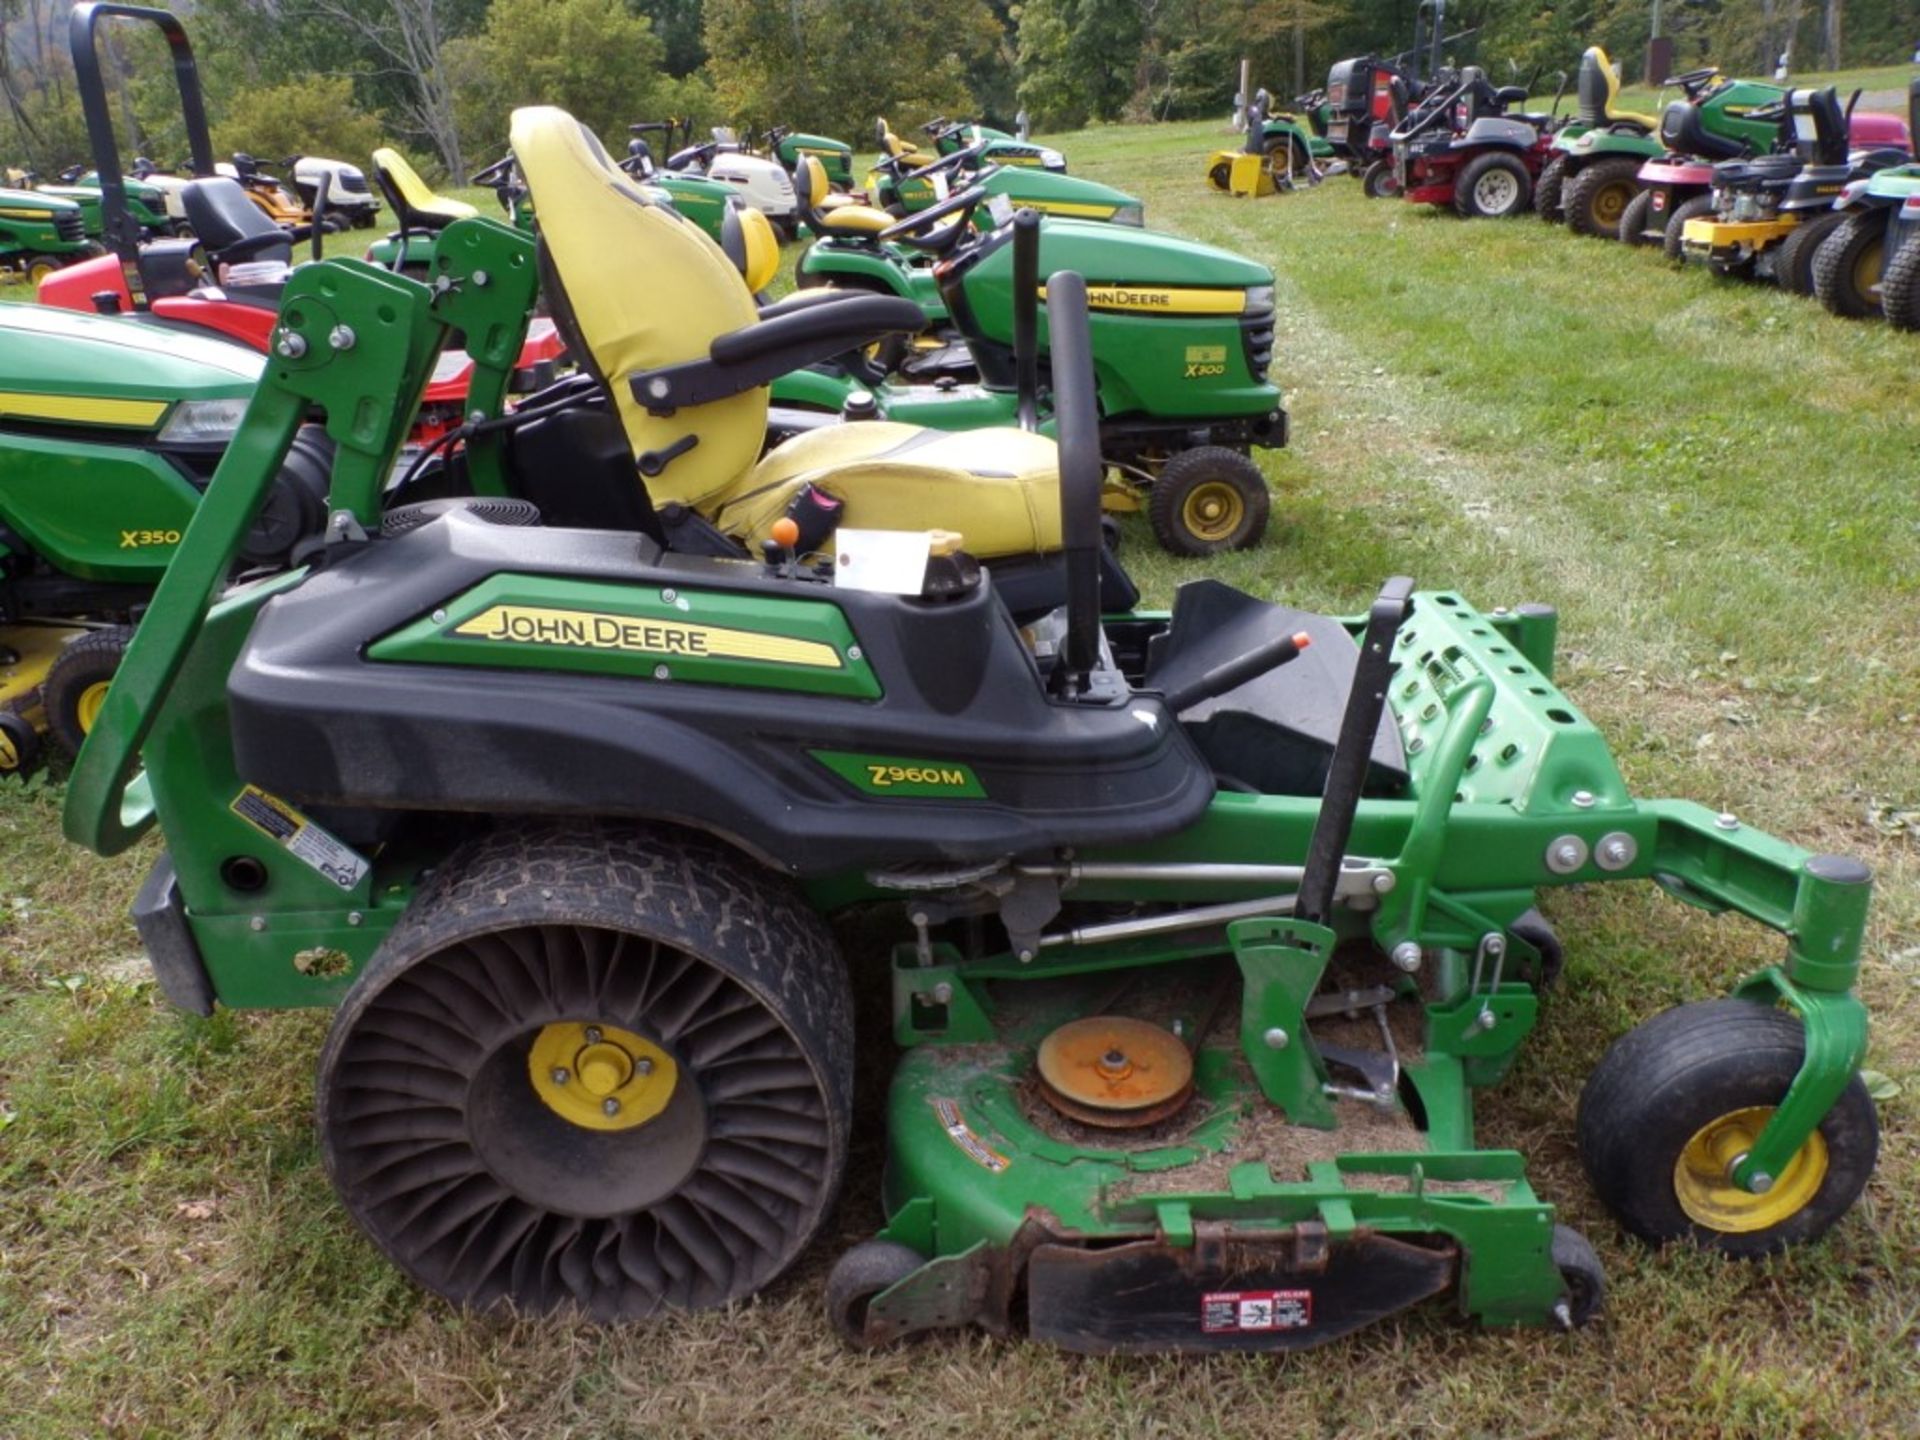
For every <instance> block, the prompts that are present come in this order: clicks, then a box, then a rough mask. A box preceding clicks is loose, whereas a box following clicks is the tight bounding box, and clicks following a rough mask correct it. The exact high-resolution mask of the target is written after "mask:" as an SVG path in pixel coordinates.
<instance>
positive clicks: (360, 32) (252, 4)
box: [0, 0, 1920, 177]
mask: <svg viewBox="0 0 1920 1440" xmlns="http://www.w3.org/2000/svg"><path fill="white" fill-rule="evenodd" d="M1656 3H1657V0H1565V3H1556V0H1548V3H1546V4H1545V5H1544V6H1543V4H1542V3H1541V0H1458V3H1456V4H1454V5H1453V6H1451V7H1450V8H1449V10H1448V12H1447V23H1446V30H1447V32H1448V34H1449V36H1450V37H1451V38H1450V40H1449V42H1448V44H1447V46H1446V50H1447V54H1448V57H1449V58H1451V59H1453V60H1455V61H1458V62H1462V63H1464V62H1469V61H1471V62H1473V63H1478V64H1481V65H1484V66H1486V67H1487V68H1488V70H1489V71H1490V72H1491V73H1492V74H1494V76H1495V77H1496V78H1497V79H1498V80H1499V81H1500V82H1501V83H1523V84H1525V83H1530V84H1532V85H1533V86H1535V87H1536V88H1537V89H1550V88H1551V87H1552V85H1553V82H1554V77H1555V75H1556V73H1557V72H1559V71H1571V70H1572V68H1573V67H1574V65H1575V64H1576V62H1577V60H1578V58H1579V55H1580V52H1581V50H1582V49H1583V48H1584V47H1585V46H1586V45H1588V44H1594V43H1599V44H1603V45H1605V46H1607V47H1608V49H1609V51H1610V52H1611V53H1612V54H1613V56H1614V58H1615V59H1616V60H1618V61H1619V62H1621V65H1622V68H1623V70H1624V72H1625V74H1626V77H1627V78H1628V79H1629V80H1631V79H1633V78H1635V77H1636V76H1638V74H1639V73H1640V67H1641V64H1642V57H1643V55H1644V52H1645V47H1646V43H1647V39H1648V36H1649V33H1650V28H1651V22H1652V10H1653V8H1654V5H1655V4H1656ZM1843 4H1844V9H1843ZM1413 8H1414V0H193V3H187V0H182V3H180V4H179V6H178V9H179V10H180V13H181V14H182V15H183V17H184V18H185V19H186V20H187V23H188V27H189V30H190V33H191V34H192V36H193V40H194V45H195V49H196V52H197V54H198V56H199V61H200V68H201V72H202V78H203V84H204V88H205V90H206V94H207V99H208V108H209V111H210V113H211V118H212V122H213V126H214V138H215V143H216V148H218V149H219V150H221V151H223V152H225V151H231V150H245V151H248V152H249V153H252V154H254V155H257V156H260V157H262V158H264V159H268V160H278V159H281V158H284V157H285V156H289V155H293V154H296V153H319V154H330V155H336V156H339V157H340V158H344V159H352V160H364V158H365V156H366V154H367V152H368V151H369V150H370V149H371V148H372V147H373V146H374V145H376V144H378V143H380V142H381V141H383V140H390V141H393V142H395V143H398V144H400V145H401V146H402V147H403V148H405V149H407V150H408V151H409V152H410V153H412V154H413V155H414V156H415V157H416V158H418V159H421V160H423V161H425V162H426V163H427V165H428V166H429V168H430V169H431V170H433V171H437V172H439V173H442V174H446V175H455V176H462V177H464V176H465V174H466V173H467V172H468V171H470V170H472V169H476V168H478V167H479V166H480V165H483V164H485V163H487V162H488V161H490V160H492V159H494V158H496V156H497V155H498V154H499V153H500V152H501V150H502V149H503V148H504V146H505V143H506V135H505V128H506V117H507V113H508V111H509V110H511V109H512V108H513V107H514V106H515V105H519V104H526V103H531V102H544V103H550V104H556V105H561V106H564V107H566V108H567V109H569V110H571V111H572V112H573V113H574V114H576V115H578V116H579V117H580V118H581V119H582V120H584V121H585V122H586V123H587V124H589V125H590V126H592V127H593V128H594V129H595V130H597V131H598V132H599V133H600V134H601V135H602V137H603V138H605V139H606V140H607V141H608V142H609V143H610V144H614V145H616V146H617V145H618V144H619V142H620V140H621V139H622V137H623V136H624V134H625V127H626V125H627V124H628V123H630V122H633V121H639V120H660V119H665V118H667V117H669V116H693V117H695V118H696V120H697V121H698V122H699V123H700V124H701V125H702V126H705V125H711V124H720V123H732V124H735V125H736V126H739V127H743V128H745V127H749V126H751V127H762V128H763V127H765V126H768V125H772V124H775V123H780V124H788V125H792V126H794V127H796V128H799V129H805V130H812V131H818V132H824V133H827V134H832V135H837V136H839V137H840V138H842V139H845V140H848V141H851V142H852V143H854V144H855V146H856V147H857V148H862V149H864V148H866V147H867V146H868V145H869V143H870V141H871V138H872V133H873V124H874V120H875V118H876V117H877V116H883V115H884V116H886V117H888V118H889V119H890V120H892V122H893V123H894V125H895V127H896V128H905V127H909V126H911V125H912V124H914V123H917V122H918V121H920V120H923V119H925V118H927V117H928V116H929V115H932V114H936V113H940V114H947V115H951V116H960V115H966V116H980V117H984V118H988V119H990V120H993V121H996V122H998V123H1001V124H1008V123H1011V121H1012V119H1013V116H1014V115H1015V113H1016V112H1018V111H1021V110H1025V111H1026V112H1027V113H1028V115H1029V116H1030V117H1031V119H1032V122H1033V124H1034V125H1035V127H1036V128H1043V129H1054V128H1068V127H1072V126H1077V125H1080V124H1084V123H1087V122H1089V121H1144V120H1158V119H1173V118H1184V117H1192V116H1199V115H1208V114H1218V113H1222V112H1223V111H1224V109H1225V107H1226V106H1227V105H1229V104H1230V103H1231V98H1232V95H1233V92H1234V90H1235V88H1236V86H1237V82H1238V66H1239V61H1240V60H1241V58H1242V57H1245V58H1247V59H1249V60H1250V61H1251V62H1252V66H1253V74H1254V76H1255V83H1256V84H1260V85H1264V86H1266V87H1267V88H1268V89H1270V90H1272V91H1274V92H1275V93H1276V94H1281V95H1291V94H1294V93H1296V92H1298V91H1301V90H1304V89H1307V88H1309V87H1311V86H1313V85H1315V84H1318V83H1320V82H1321V81H1323V80H1324V78H1325V75H1326V71H1327V67H1328V65H1329V64H1330V63H1331V62H1332V61H1334V60H1336V59H1339V58H1341V57H1343V56H1347V55H1355V54H1362V53H1367V52H1373V53H1376V54H1392V53H1394V52H1396V51H1399V50H1402V49H1404V48H1406V47H1408V46H1410V45H1411V44H1412V40H1413V26H1414V16H1413ZM68 9H69V4H68V0H0V104H4V108H5V117H6V132H5V133H6V137H7V141H8V147H7V149H6V150H5V152H4V153H0V163H4V164H7V165H27V166H31V167H33V168H36V169H39V170H41V171H42V172H43V173H50V172H52V171H54V170H56V169H58V168H59V167H60V166H62V165H66V164H71V163H75V162H79V161H82V160H84V159H85V157H86V153H87V147H86V137H85V131H84V127H83V126H82V124H81V120H80V110H79V102H78V97H77V96H76V94H75V93H74V85H73V70H72V65H71V61H70V59H69V57H68V55H67V48H66V21H67V13H68ZM1660 9H1661V28H1662V30H1663V32H1664V33H1665V34H1667V35H1669V36H1671V37H1672V38H1673V40H1674V44H1675V57H1676V58H1675V68H1676V69H1681V68H1689V67H1691V66H1694V65H1698V64H1705V63H1708V62H1713V63H1717V64H1719V65H1721V66H1722V67H1723V68H1725V69H1728V70H1730V71H1738V72H1741V73H1747V74H1766V73H1770V72H1771V71H1772V70H1773V68H1774V65H1775V63H1776V60H1777V59H1778V57H1779V56H1780V55H1781V54H1782V53H1783V52H1785V53H1787V54H1789V55H1790V56H1791V60H1792V64H1793V66H1794V68H1796V69H1802V70H1804V69H1813V68H1822V69H1831V68H1840V67H1843V66H1856V65H1868V64H1874V65H1884V64H1890V63H1895V62H1899V61H1904V60H1907V59H1908V58H1909V57H1910V56H1912V55H1913V54H1914V53H1915V49H1916V45H1920V0H1664V3H1662V4H1661V5H1660ZM109 29H110V38H109V41H108V44H107V46H106V49H105V52H104V53H105V58H106V61H107V73H108V74H109V76H110V77H111V80H112V83H113V85H114V86H115V90H116V93H115V96H114V101H115V104H114V113H115V116H116V123H117V125H118V126H119V127H120V129H121V130H122V132H123V133H122V143H123V145H125V146H127V148H128V150H129V151H130V152H133V151H138V152H140V153H145V154H148V155H150V156H151V157H152V158H153V159H154V160H156V162H158V163H160V164H162V165H163V166H173V165H177V164H178V163H179V162H180V160H181V159H183V158H184V155H185V139H184V135H183V134H181V127H180V122H179V119H178V116H177V113H176V111H177V105H176V103H175V101H174V99H173V93H172V84H173V80H172V72H171V68H170V67H169V65H168V64H167V62H166V58H165V56H164V54H163V53H162V46H161V44H160V42H159V39H158V36H157V34H156V33H150V27H128V26H121V25H117V24H116V25H114V26H112V27H109Z"/></svg>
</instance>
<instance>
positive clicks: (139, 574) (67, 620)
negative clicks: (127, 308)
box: [0, 305, 327, 773]
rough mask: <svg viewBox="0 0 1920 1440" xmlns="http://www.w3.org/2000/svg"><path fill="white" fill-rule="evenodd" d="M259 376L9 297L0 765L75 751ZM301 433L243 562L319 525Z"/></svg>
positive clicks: (307, 442) (188, 346) (1, 341)
mask: <svg viewBox="0 0 1920 1440" xmlns="http://www.w3.org/2000/svg"><path fill="white" fill-rule="evenodd" d="M260 369H261V360H260V358H259V357H258V356H256V355H254V354H252V353H251V352H249V351H247V350H245V349H243V348H241V347H240V346H237V345H232V344H228V343H227V342H226V341H224V340H219V339H214V338H211V337H209V336H205V335H202V334H196V333H194V332H193V331H191V330H188V329H184V328H180V327H176V326H174V325H172V324H169V323H167V322H165V321H157V320H148V319H145V318H139V319H135V318H128V317H115V318H108V317H105V316H99V315H89V314H77V313H75V312H73V311H69V310H63V309H58V308H55V307H52V306H45V305H0V773H7V772H14V771H20V770H25V769H30V768H32V766H33V765H34V764H35V763H36V761H37V760H38V758H39V756H40V754H41V751H42V745H41V739H40V737H41V736H42V735H43V734H49V733H50V734H51V736H52V738H53V740H54V741H55V742H56V743H57V745H58V746H59V747H60V748H61V749H63V750H65V751H66V752H67V753H69V754H71V753H73V752H75V751H77V750H78V749H79V748H80V742H81V739H82V737H83V736H84V735H85V734H86V732H87V730H88V729H89V728H90V727H91V726H92V724H93V720H94V718H95V716H97V714H98V713H99V707H100V702H101V700H102V699H103V698H104V697H105V694H106V685H107V681H108V680H109V679H110V678H111V676H112V674H113V671H114V668H115V666H116V665H117V664H118V663H119V659H120V656H121V654H122V653H123V652H124V650H125V648H126V644H127V640H128V637H129V636H130V635H131V634H132V629H131V627H132V626H133V624H134V623H135V622H136V621H137V620H138V619H139V617H140V615H141V613H142V612H143V611H144V610H145V608H146V605H147V601H148V599H149V597H150V596H151V594H152V591H153V587H154V585H155V584H156V583H158V581H159V579H160V577H161V575H162V574H163V573H164V572H165V570H166V568H167V563H168V561H169V560H170V559H171V558H172V556H173V554H174V552H175V550H176V549H177V548H178V547H179V545H180V541H181V537H182V535H183V534H184V533H185V532H186V529H187V526H188V523H189V522H190V521H191V520H192V519H193V516H194V513H195V511H196V510H197V509H198V507H199V504H200V497H201V494H202V492H203V491H204V490H205V488H206V486H207V482H208V481H209V480H210V479H211V478H212V476H213V472H214V467H215V466H216V465H217V464H218V463H219V459H220V456H221V453H222V452H223V451H224V449H225V447H226V444H227V441H228V440H229V439H230V438H231V437H232V435H233V433H234V431H235V429H236V428H237V426H238V425H239V422H240V416H241V413H242V412H243V411H244V410H245V408H246V405H247V402H248V400H249V398H250V397H251V396H252V394H253V390H254V386H255V383H256V382H257V380H258V378H259V375H260ZM326 456H327V451H326V447H325V445H324V442H323V441H321V439H320V437H319V435H318V432H309V433H307V434H305V435H303V436H302V437H301V438H300V439H299V441H298V442H297V444H296V445H295V446H294V447H293V449H292V451H291V452H290V453H289V454H288V456H287V457H286V460H285V463H284V464H282V465H280V466H279V467H277V471H276V476H277V478H276V479H275V481H274V483H273V486H272V488H271V490H270V492H269V494H268V496H267V498H266V500H265V502H264V505H263V506H262V507H259V508H258V514H257V517H256V518H255V520H254V524H253V526H252V529H251V530H250V532H249V534H248V536H247V537H246V539H245V540H244V542H243V544H242V546H241V549H240V551H239V552H238V559H239V561H240V563H241V564H242V565H243V566H244V567H248V568H258V567H261V566H269V565H282V564H284V563H285V562H286V560H287V559H288V557H289V556H290V555H291V554H292V552H293V550H294V548H295V547H296V545H298V544H299V543H300V542H301V541H302V540H305V539H308V538H311V537H313V536H317V535H318V534H319V533H320V531H321V529H322V528H323V526H324V524H325V520H326V515H325V511H324V510H323V509H322V505H323V502H324V501H325V499H326V473H327V472H326Z"/></svg>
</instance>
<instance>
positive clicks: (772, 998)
mask: <svg viewBox="0 0 1920 1440" xmlns="http://www.w3.org/2000/svg"><path fill="white" fill-rule="evenodd" d="M852 1071H853V1023H852V1004H851V998H850V996H849V993H848V988H847V979H846V974H845V971H844V968H843V966H842V964H841V961H840V958H839V956H838V954H837V953H836V951H835V950H834V947H833V942H832V939H831V937H830V935H829V934H828V932H827V930H826V927H825V925H824V924H823V923H822V922H821V920H820V919H819V917H818V916H817V915H815V914H814V912H813V911H812V910H810V909H808V908H807V907H806V905H805V904H804V902H803V901H802V900H801V898H800V896H799V894H798V893H797V891H795V890H794V889H793V887H792V886H791V885H790V883H789V882H788V881H787V880H786V879H785V878H784V877H782V876H778V875H774V874H772V873H770V872H768V871H766V870H764V869H762V868H761V867H759V866H757V865H755V864H754V863H752V862H751V861H749V860H746V859H744V858H743V857H742V856H741V855H740V854H739V853H738V852H736V851H733V850H730V849H728V848H727V847H725V846H722V845H719V844H717V843H715V842H714V841H712V840H709V839H707V838H705V837H702V836H699V835H696V834H692V833H690V832H682V831H670V830H649V829H642V828H639V827H625V826H620V827H616V826H589V825H571V826H568V825H560V824H553V825H548V826H541V827H529V828H527V829H523V830H511V829H503V830H500V831H497V832H495V833H494V834H492V835H490V836H488V837H486V838H484V839H481V840H478V841H475V842H472V843H470V844H469V845H467V846H465V847H463V848H462V849H460V850H459V851H456V852H455V853H454V854H452V855H451V856H449V857H448V858H447V859H446V860H444V861H443V862H442V863H441V864H440V866H439V867H438V869H437V871H436V872H435V875H434V877H433V879H432V880H431V881H429V882H428V884H427V885H426V886H425V887H424V888H423V889H422V891H421V892H420V894H419V895H418V896H417V897H416V898H415V899H414V902H413V904H412V906H411V907H410V908H409V909H408V911H407V913H406V915H405V916H404V917H403V918H402V919H401V921H400V923H399V925H398V926H396V927H395V929H394V931H393V933H392V934H391V935H389V936H388V938H387V940H386V941H385V943H383V944H382V945H381V947H380V949H379V950H378V951H377V952H376V953H375V955H374V957H373V958H372V960H370V961H369V962H368V964H367V967H366V970H365V972H364V973H363V974H362V975H361V976H360V977H359V978H358V979H357V980H356V981H355V982H354V984H353V987H352V988H351V989H350V990H349V991H348V992H347V996H346V999H345V1000H344V1001H343V1002H342V1004H341V1007H340V1011H339V1013H338V1015H336V1017H335V1018H334V1022H333V1028H332V1029H331V1030H330V1031H329V1032H328V1035H327V1042H326V1045H325V1047H324V1048H323V1050H322V1052H321V1057H320V1076H319V1087H318V1089H319V1130H320V1139H321V1147H322V1155H323V1157H324V1159H325V1161H326V1165H327V1171H328V1173H329V1175H330V1176H331V1177H332V1179H333V1182H334V1186H335V1188H336V1189H337V1190H338V1191H339V1194H340V1198H341V1200H342V1201H343V1202H344V1203H345V1205H346V1207H347V1209H348V1211H349V1212H351V1214H352V1215H353V1217H354V1219H355V1220H356V1221H358V1222H359V1224H360V1226H361V1228H362V1229H363V1230H365V1231H366V1232H367V1234H368V1235H369V1236H370V1237H371V1238H372V1239H373V1241H374V1243H375V1244H377V1245H378V1246H379V1247H380V1248H381V1249H382V1250H383V1251H385V1252H386V1254H387V1256H388V1258H389V1259H391V1260H392V1261H393V1262H394V1264H396V1265H398V1266H399V1267H400V1268H401V1269H402V1270H404V1271H406V1272H407V1274H409V1275H411V1276H412V1277H413V1278H414V1279H415V1280H416V1281H418V1282H419V1283H420V1284H422V1285H424V1286H425V1287H426V1288H428V1289H430V1290H432V1291H434V1292H436V1293H437V1294H440V1295H443V1296H445V1297H446V1298H447V1299H449V1300H451V1301H453V1302H454V1303H455V1304H458V1305H465V1306H470V1307H473V1308H476V1309H483V1308H489V1307H494V1306H511V1307H512V1308H513V1309H515V1310H518V1311H520V1312H523V1313H531V1312H548V1311H576V1312H580V1313H583V1314H585V1315H586V1316H588V1317H590V1318H592V1319H594V1320H599V1321H614V1320H639V1319H645V1318H648V1317H650V1316H653V1315H656V1314H659V1313H660V1312H662V1311H665V1310H670V1309H700V1308H706V1307H710V1306H717V1305H725V1304H727V1303H729V1302H731V1301H734V1300H740V1299H744V1298H745V1297H747V1296H749V1295H751V1294H753V1293H754V1292H755V1291H756V1290H758V1289H760V1288H761V1287H762V1286H764V1285H765V1284H767V1282H768V1281H770V1280H772V1279H773V1278H774V1277H775V1276H776V1275H778V1274H779V1273H780V1272H781V1271H782V1270H784V1269H785V1268H786V1267H787V1266H788V1265H789V1264H790V1263H792V1261H793V1260H794V1258H795V1257H796V1256H798V1255H799V1254H800V1252H801V1251H802V1250H803V1249H805V1248H806V1245H807V1243H808V1242H809V1241H810V1240H811V1239H812V1237H813V1234H814V1232H815V1231H816V1230H817V1229H818V1228H819V1226H820V1223H821V1220H822V1218H823V1217H824V1216H825V1215H826V1213H827V1210H828V1209H829V1207H830V1206H831V1205H832V1203H833V1198H834V1195H835V1192H836V1191H837V1190H838V1188H839V1184H840V1175H841V1171H842V1169H843V1168H844V1166H845V1163H846V1145H847V1130H848V1125H849V1112H850V1109H851V1106H850V1101H849V1092H850V1090H851V1085H852Z"/></svg>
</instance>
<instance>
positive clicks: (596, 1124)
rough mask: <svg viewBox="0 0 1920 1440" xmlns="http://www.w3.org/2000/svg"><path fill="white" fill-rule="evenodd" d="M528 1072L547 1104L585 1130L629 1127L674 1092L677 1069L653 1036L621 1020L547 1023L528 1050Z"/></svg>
mask: <svg viewBox="0 0 1920 1440" xmlns="http://www.w3.org/2000/svg"><path fill="white" fill-rule="evenodd" d="M527 1075H528V1078H529V1079H530V1080H531V1081H532V1084H533V1090H534V1093H535V1094H536V1095H538V1096H539V1097H540V1099H541V1100H542V1102H544V1103H545V1105H546V1107H547V1108H548V1109H549V1110H551V1111H553V1113H554V1114H556V1115H558V1116H559V1117H560V1118H561V1119H563V1120H565V1121H568V1122H569V1123H571V1124H574V1125H578V1126H580V1127H581V1128H582V1129H583V1130H631V1129H633V1128H634V1127H635V1126H637V1125H644V1124H646V1123H647V1122H648V1121H649V1120H651V1119H653V1117H654V1116H656V1115H658V1114H659V1113H660V1112H661V1111H662V1110H664V1109H666V1108H667V1102H668V1101H669V1100H671V1099H672V1098H673V1087H674V1085H675V1084H676V1082H677V1081H678V1078H679V1072H678V1069H677V1068H676V1067H675V1065H674V1063H673V1057H672V1056H671V1055H669V1054H667V1052H666V1051H664V1050H662V1049H661V1048H660V1047H659V1046H658V1045H656V1044H654V1043H653V1042H652V1041H651V1040H647V1039H644V1038H642V1037H641V1036H639V1035H636V1034H634V1033H633V1032H632V1031H631V1030H622V1029H621V1028H620V1027H619V1026H617V1025H598V1024H590V1023H587V1022H584V1021H572V1020H566V1021H560V1022H557V1023H555V1024H552V1025H544V1026H542V1027H541V1029H540V1033H539V1034H538V1035H536V1036H535V1037H534V1040H533V1048H532V1050H530V1051H529V1052H528V1053H527Z"/></svg>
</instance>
